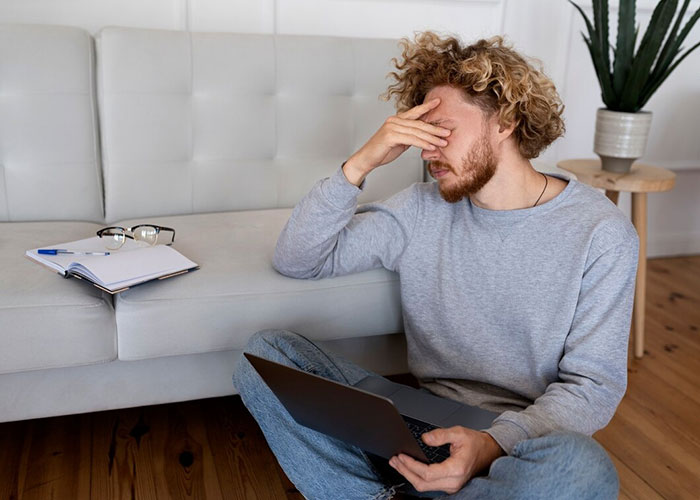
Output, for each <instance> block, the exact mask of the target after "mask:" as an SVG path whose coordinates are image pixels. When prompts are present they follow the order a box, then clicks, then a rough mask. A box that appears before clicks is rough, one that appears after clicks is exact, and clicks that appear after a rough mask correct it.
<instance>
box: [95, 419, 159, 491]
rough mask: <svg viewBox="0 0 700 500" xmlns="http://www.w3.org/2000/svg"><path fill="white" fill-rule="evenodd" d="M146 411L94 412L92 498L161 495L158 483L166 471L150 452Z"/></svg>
mask: <svg viewBox="0 0 700 500" xmlns="http://www.w3.org/2000/svg"><path fill="white" fill-rule="evenodd" d="M145 414H146V409H141V408H130V409H124V410H114V411H105V412H99V413H95V414H93V442H92V463H93V466H92V474H91V477H92V488H91V492H92V493H91V498H100V499H107V500H122V499H132V498H139V499H144V500H151V499H156V498H158V494H157V491H158V488H157V486H156V484H157V483H158V482H159V481H160V480H162V479H161V478H162V477H163V471H162V470H158V469H157V468H156V467H155V465H156V464H157V463H158V462H157V460H156V459H155V457H154V456H153V454H151V452H150V451H151V450H150V448H151V441H150V424H149V423H148V422H147V421H145V420H144V415H145ZM163 488H165V487H163ZM160 491H163V492H164V493H165V492H167V489H161V490H160Z"/></svg>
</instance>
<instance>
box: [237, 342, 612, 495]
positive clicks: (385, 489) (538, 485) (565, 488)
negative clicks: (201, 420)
mask: <svg viewBox="0 0 700 500" xmlns="http://www.w3.org/2000/svg"><path fill="white" fill-rule="evenodd" d="M245 351H246V352H249V353H251V354H255V355H257V356H260V357H263V358H266V359H269V360H271V361H275V362H277V363H282V364H285V365H288V366H292V367H294V368H298V369H301V370H304V371H306V372H309V373H314V374H316V375H320V376H322V377H326V378H329V379H332V380H336V381H338V382H342V383H347V384H349V385H352V384H355V383H356V382H358V381H359V380H361V379H362V378H364V377H366V376H368V375H374V374H373V373H371V372H369V371H367V370H365V369H363V368H361V367H359V366H357V365H354V364H352V363H350V362H348V361H346V360H344V359H342V358H339V357H337V356H332V355H330V354H328V353H326V352H324V351H323V350H321V349H319V348H318V347H317V346H316V345H315V344H313V343H312V342H311V341H309V340H308V339H306V338H304V337H302V336H300V335H297V334H295V333H292V332H288V331H284V330H266V331H262V332H258V333H256V334H255V335H254V336H253V337H252V338H251V339H250V341H249V343H248V346H247V347H246V349H245ZM233 383H234V385H235V387H236V388H237V389H238V391H239V392H240V394H241V398H242V399H243V403H244V404H245V406H246V407H247V408H248V410H249V411H250V413H251V414H252V415H253V417H255V419H256V420H257V422H258V424H259V425H260V427H261V429H262V431H263V433H264V434H265V438H266V439H267V442H268V444H269V445H270V448H271V449H272V451H273V453H274V454H275V456H276V457H277V460H278V461H279V463H280V466H281V467H282V469H283V470H284V472H285V473H286V474H287V476H288V477H289V479H290V480H291V481H292V482H293V483H294V485H295V486H296V487H297V489H298V490H299V491H300V492H301V494H302V495H304V496H305V497H306V498H309V499H312V500H316V499H318V500H326V499H336V498H337V499H341V498H342V499H347V500H351V499H362V500H369V499H373V500H385V499H389V498H392V496H393V495H394V494H396V492H397V491H402V492H405V493H408V494H412V495H416V496H430V497H435V496H439V497H440V498H451V499H467V498H488V499H542V498H544V499H548V500H553V499H559V498H562V499H569V498H571V499H573V498H575V499H594V498H595V499H614V498H617V495H618V490H619V482H618V477H617V473H616V471H615V468H614V466H613V464H612V462H611V461H610V458H609V457H608V455H607V453H606V452H605V451H604V450H603V449H602V447H601V446H600V445H599V444H598V443H596V442H595V441H594V440H593V439H591V438H589V437H587V436H583V435H580V434H574V433H561V434H552V435H549V436H544V437H539V438H535V439H529V440H526V441H523V442H521V443H519V444H518V445H517V446H516V447H515V448H514V450H513V454H512V455H509V456H504V457H501V458H498V459H497V460H496V461H494V462H493V464H492V465H491V468H490V470H489V474H488V476H485V477H476V478H473V479H472V480H471V481H469V482H468V483H467V484H466V485H465V486H464V487H463V488H462V489H461V490H460V491H459V492H457V493H455V494H454V495H451V496H446V495H445V496H443V494H438V493H436V492H431V493H419V492H417V491H415V490H414V489H413V488H412V487H411V485H410V483H409V482H408V481H406V480H405V479H403V478H402V477H401V476H399V475H398V473H396V472H395V471H393V469H391V468H390V467H389V466H388V465H385V466H382V464H377V463H376V457H375V458H374V459H372V460H371V459H370V458H369V456H368V455H367V454H366V453H364V452H363V451H362V450H360V449H359V448H357V447H355V446H351V445H349V444H347V443H345V442H343V441H340V440H337V439H334V438H332V437H329V436H327V435H325V434H321V433H319V432H316V431H314V430H311V429H309V428H307V427H304V426H301V425H299V424H297V423H296V421H295V420H294V419H293V418H292V417H291V415H289V413H287V411H286V410H285V408H284V407H283V406H282V404H281V403H280V402H279V400H278V399H277V397H276V396H275V395H274V394H273V393H272V391H270V389H269V388H268V387H267V386H266V385H265V383H264V382H263V380H262V379H261V378H260V376H259V375H258V374H257V372H256V371H255V369H254V368H253V367H252V366H251V365H250V363H249V362H248V360H246V359H245V358H244V357H241V359H240V362H239V363H238V365H237V367H236V371H235V373H234V375H233ZM387 470H389V472H387ZM392 472H393V474H392Z"/></svg>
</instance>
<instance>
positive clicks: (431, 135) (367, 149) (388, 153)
mask: <svg viewBox="0 0 700 500" xmlns="http://www.w3.org/2000/svg"><path fill="white" fill-rule="evenodd" d="M439 104H440V99H433V100H431V101H428V102H425V103H423V104H420V105H418V106H415V107H413V108H411V109H409V110H408V111H404V112H403V113H398V114H397V115H394V116H390V117H389V118H387V120H386V121H385V122H384V124H383V125H382V126H381V128H380V129H379V130H378V131H377V132H376V133H375V134H374V135H373V136H372V137H371V138H370V140H369V141H367V143H366V144H365V145H364V146H362V147H361V148H360V149H359V151H357V152H356V153H355V154H353V155H352V156H351V157H350V158H349V159H348V161H347V162H345V166H344V167H343V172H344V173H345V177H347V179H348V181H350V182H351V183H353V184H355V185H356V186H359V185H360V184H362V181H363V180H364V178H365V177H366V176H367V174H369V173H370V172H371V171H372V170H374V169H375V168H377V167H379V166H381V165H385V164H387V163H389V162H392V161H394V160H395V159H396V158H398V157H399V156H400V155H401V154H402V153H403V152H404V151H406V150H407V149H408V148H409V147H411V146H415V147H417V148H421V149H427V150H430V151H432V150H434V149H435V148H436V147H444V146H446V145H447V141H446V140H445V139H444V137H447V136H449V135H450V130H448V129H446V128H442V127H436V126H435V125H430V124H429V123H425V122H423V121H421V120H420V118H421V117H422V116H424V115H425V114H426V113H428V112H429V111H430V110H432V109H434V108H436V107H437V106H438V105H439Z"/></svg>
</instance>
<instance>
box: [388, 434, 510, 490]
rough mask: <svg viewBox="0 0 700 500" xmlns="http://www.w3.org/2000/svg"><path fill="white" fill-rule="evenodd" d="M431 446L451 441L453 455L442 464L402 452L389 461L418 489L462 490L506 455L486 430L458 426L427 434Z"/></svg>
mask: <svg viewBox="0 0 700 500" xmlns="http://www.w3.org/2000/svg"><path fill="white" fill-rule="evenodd" d="M422 437H423V441H424V442H425V444H427V445H428V446H442V445H444V444H448V443H449V444H450V457H449V458H448V459H446V460H445V461H444V462H441V463H439V464H430V465H427V464H424V463H422V462H419V461H417V460H414V459H413V458H411V457H409V456H408V455H404V454H400V455H398V456H395V457H392V458H391V460H389V465H391V466H392V467H393V468H394V469H396V470H397V471H399V473H401V475H402V476H404V477H405V478H406V479H408V481H410V483H411V484H412V485H413V487H414V488H415V489H416V490H418V491H444V492H446V493H449V494H452V493H456V492H458V491H459V490H460V489H462V487H463V486H464V485H465V484H466V483H467V481H469V480H470V479H471V478H472V477H474V476H476V475H478V474H480V473H482V472H488V469H489V467H490V466H491V462H493V461H494V460H496V459H497V458H498V457H500V456H501V455H503V454H504V452H503V450H502V449H501V447H500V446H499V445H498V443H496V441H495V440H494V439H493V438H492V437H491V436H490V435H489V434H487V433H485V432H478V431H473V430H471V429H467V428H466V427H461V426H456V427H450V428H447V429H435V430H433V431H430V432H426V433H425V434H423V436H422Z"/></svg>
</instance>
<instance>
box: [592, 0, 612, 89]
mask: <svg viewBox="0 0 700 500" xmlns="http://www.w3.org/2000/svg"><path fill="white" fill-rule="evenodd" d="M593 23H594V26H595V30H596V35H597V37H598V45H599V46H600V52H601V55H602V61H601V64H602V66H603V67H604V68H605V73H606V74H605V75H601V76H603V77H604V78H610V42H609V40H608V38H609V32H608V0H593Z"/></svg>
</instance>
